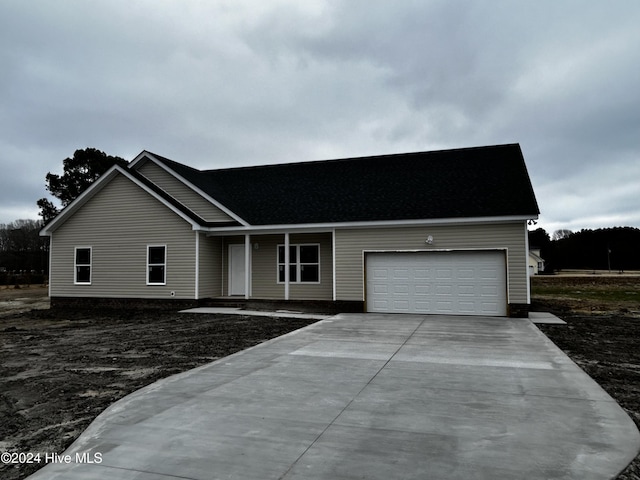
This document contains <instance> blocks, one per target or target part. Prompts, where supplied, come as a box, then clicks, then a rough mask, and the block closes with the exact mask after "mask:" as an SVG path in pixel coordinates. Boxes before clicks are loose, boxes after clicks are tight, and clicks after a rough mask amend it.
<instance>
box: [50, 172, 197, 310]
mask: <svg viewBox="0 0 640 480" xmlns="http://www.w3.org/2000/svg"><path fill="white" fill-rule="evenodd" d="M195 243H196V240H195V235H194V232H193V230H192V228H191V225H190V224H189V223H188V222H186V221H185V220H183V219H182V218H180V217H179V216H177V215H176V214H175V213H174V212H172V211H171V210H170V209H169V208H167V207H166V206H164V205H163V204H162V203H160V202H159V201H157V200H156V199H154V198H153V197H152V196H150V195H149V194H148V193H146V192H145V191H144V190H142V189H141V188H140V187H138V186H137V185H135V184H134V183H133V182H132V181H130V180H129V179H127V178H126V177H124V176H122V175H117V176H116V177H115V178H113V180H111V181H110V182H109V183H108V184H107V185H105V186H104V188H103V189H102V190H101V191H99V192H98V193H97V194H96V195H95V196H94V197H92V198H91V199H90V200H89V201H88V202H87V203H86V204H85V205H83V207H82V208H81V209H79V210H78V211H77V212H76V213H75V214H74V215H72V216H71V217H69V218H68V219H67V221H66V222H65V223H63V224H62V225H61V226H60V227H59V228H58V229H57V230H56V231H55V232H54V233H53V237H52V245H53V246H52V249H51V272H52V278H51V284H50V289H51V296H66V297H112V298H113V297H115V298H171V292H172V291H173V292H175V298H184V299H186V298H194V296H195ZM148 245H166V258H165V260H166V269H165V280H166V285H147V284H146V283H147V246H148ZM76 246H90V247H91V249H92V265H91V285H74V282H73V281H74V248H75V247H76Z"/></svg>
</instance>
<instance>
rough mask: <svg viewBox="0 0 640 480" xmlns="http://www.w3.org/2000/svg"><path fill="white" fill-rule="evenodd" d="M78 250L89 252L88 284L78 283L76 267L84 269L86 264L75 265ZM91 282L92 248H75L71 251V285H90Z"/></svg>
mask: <svg viewBox="0 0 640 480" xmlns="http://www.w3.org/2000/svg"><path fill="white" fill-rule="evenodd" d="M78 250H89V264H88V265H89V281H88V282H79V281H78V267H86V266H87V264H86V263H77V261H78ZM92 280H93V247H75V248H74V249H73V284H74V285H91V281H92Z"/></svg>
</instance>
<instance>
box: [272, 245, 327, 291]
mask: <svg viewBox="0 0 640 480" xmlns="http://www.w3.org/2000/svg"><path fill="white" fill-rule="evenodd" d="M284 267H285V264H284V245H278V283H284ZM289 283H320V244H318V243H305V244H300V245H289Z"/></svg>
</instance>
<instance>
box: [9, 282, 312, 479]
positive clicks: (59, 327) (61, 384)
mask: <svg viewBox="0 0 640 480" xmlns="http://www.w3.org/2000/svg"><path fill="white" fill-rule="evenodd" d="M18 292H19V293H18ZM33 308H39V309H37V310H31V309H33ZM25 310H26V311H25ZM0 312H2V313H0V359H1V362H0V452H24V453H34V454H35V453H37V452H40V453H41V454H42V455H44V454H46V453H62V451H63V450H65V449H66V448H67V447H68V446H69V445H70V444H71V443H72V442H73V440H75V439H76V438H77V437H78V435H79V434H80V433H81V432H82V431H83V430H84V429H85V428H86V427H87V426H88V425H89V423H91V421H92V420H93V419H94V418H95V417H96V416H97V415H98V414H99V413H100V412H102V411H103V410H104V409H105V408H106V407H107V406H109V405H110V404H112V403H113V402H115V401H116V400H118V399H120V398H122V397H124V396H125V395H127V394H129V393H131V392H133V391H135V390H137V389H139V388H142V387H143V386H145V385H148V384H150V383H152V382H154V381H156V380H158V379H161V378H164V377H167V376H169V375H172V374H175V373H179V372H182V371H185V370H188V369H191V368H194V367H197V366H199V365H203V364H205V363H208V362H211V361H213V360H215V359H218V358H221V357H224V356H227V355H230V354H232V353H234V352H237V351H240V350H244V349H246V348H248V347H250V346H253V345H256V344H258V343H261V342H264V341H265V340H268V339H270V338H273V337H277V336H280V335H283V334H285V333H287V332H290V331H293V330H297V329H298V328H302V327H304V326H306V325H308V324H310V323H313V320H303V319H289V318H286V319H283V318H269V317H250V316H241V315H228V316H221V315H203V314H183V313H176V312H157V311H137V312H136V311H130V312H121V311H120V312H115V311H84V312H83V311H74V312H68V311H67V312H59V311H53V310H49V309H48V299H47V298H46V290H45V289H42V288H29V289H27V288H22V289H20V290H17V291H16V290H11V289H5V290H0ZM40 466H41V465H39V464H37V463H32V464H18V465H8V464H3V463H0V478H1V479H3V480H16V479H22V478H25V477H27V476H28V475H30V474H31V473H33V472H34V471H36V470H37V469H38V468H39V467H40Z"/></svg>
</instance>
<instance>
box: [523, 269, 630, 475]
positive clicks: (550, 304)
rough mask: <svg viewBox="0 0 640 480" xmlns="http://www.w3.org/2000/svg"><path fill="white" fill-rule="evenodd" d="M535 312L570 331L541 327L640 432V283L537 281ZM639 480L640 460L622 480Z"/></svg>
mask: <svg viewBox="0 0 640 480" xmlns="http://www.w3.org/2000/svg"><path fill="white" fill-rule="evenodd" d="M531 283H532V307H533V309H534V310H537V311H550V312H552V313H554V314H556V315H557V316H559V317H560V318H562V319H563V320H565V321H566V322H567V325H540V326H539V328H540V330H542V331H543V332H544V333H545V334H546V335H547V336H548V337H549V338H550V339H551V340H552V341H553V342H554V343H555V344H556V345H557V346H558V347H560V348H561V349H562V350H563V351H564V352H565V353H566V354H567V355H568V356H569V357H571V359H572V360H573V361H574V362H576V363H577V364H578V365H579V366H580V367H581V368H582V369H583V370H584V371H585V372H587V373H588V374H589V375H590V376H591V377H592V378H593V379H594V380H595V381H596V382H598V383H599V384H600V386H601V387H602V388H604V389H605V390H606V391H607V393H609V395H611V396H612V397H613V398H614V399H615V400H616V401H617V402H618V403H619V404H620V406H621V407H622V408H623V409H624V410H625V411H626V412H627V413H628V414H629V416H630V417H631V418H632V419H633V421H634V422H635V423H636V425H637V426H638V428H640V348H639V347H638V339H640V277H624V276H621V277H605V276H591V277H563V276H557V277H534V278H533V279H532V282H531ZM618 479H619V480H640V456H639V457H636V459H635V460H634V461H633V462H632V463H631V464H630V465H629V466H628V467H627V468H626V470H625V471H624V472H622V473H621V474H620V476H619V477H618Z"/></svg>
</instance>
